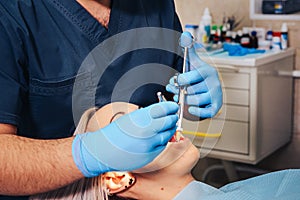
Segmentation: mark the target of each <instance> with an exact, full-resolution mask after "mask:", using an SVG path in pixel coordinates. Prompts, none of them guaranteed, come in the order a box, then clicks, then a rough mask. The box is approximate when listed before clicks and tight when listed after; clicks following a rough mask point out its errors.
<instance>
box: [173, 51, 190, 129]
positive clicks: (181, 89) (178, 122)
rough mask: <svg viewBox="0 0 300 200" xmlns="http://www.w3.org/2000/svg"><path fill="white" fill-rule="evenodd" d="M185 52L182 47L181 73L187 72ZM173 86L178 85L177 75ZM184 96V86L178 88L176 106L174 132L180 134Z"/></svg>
mask: <svg viewBox="0 0 300 200" xmlns="http://www.w3.org/2000/svg"><path fill="white" fill-rule="evenodd" d="M187 52H188V48H187V47H184V56H183V70H182V71H183V72H186V71H187V69H186V68H187V67H186V61H187V60H186V58H187ZM174 81H175V84H177V85H178V74H177V75H176V76H175V79H174ZM185 94H186V86H180V88H179V95H178V104H179V110H178V121H177V129H176V132H177V131H178V132H180V133H182V131H183V128H182V120H183V110H184V102H185Z"/></svg>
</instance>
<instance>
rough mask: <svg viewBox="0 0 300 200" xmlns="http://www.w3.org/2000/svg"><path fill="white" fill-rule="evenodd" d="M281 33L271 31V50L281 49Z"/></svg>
mask: <svg viewBox="0 0 300 200" xmlns="http://www.w3.org/2000/svg"><path fill="white" fill-rule="evenodd" d="M280 38H281V33H280V32H273V37H272V50H273V51H280V50H281V39H280Z"/></svg>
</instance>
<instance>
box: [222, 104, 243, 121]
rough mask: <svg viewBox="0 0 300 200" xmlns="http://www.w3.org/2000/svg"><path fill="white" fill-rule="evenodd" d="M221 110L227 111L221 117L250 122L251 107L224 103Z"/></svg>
mask: <svg viewBox="0 0 300 200" xmlns="http://www.w3.org/2000/svg"><path fill="white" fill-rule="evenodd" d="M221 112H226V113H224V115H220V117H217V118H221V119H226V120H234V121H242V122H249V107H245V106H233V105H224V106H223V108H222V110H221Z"/></svg>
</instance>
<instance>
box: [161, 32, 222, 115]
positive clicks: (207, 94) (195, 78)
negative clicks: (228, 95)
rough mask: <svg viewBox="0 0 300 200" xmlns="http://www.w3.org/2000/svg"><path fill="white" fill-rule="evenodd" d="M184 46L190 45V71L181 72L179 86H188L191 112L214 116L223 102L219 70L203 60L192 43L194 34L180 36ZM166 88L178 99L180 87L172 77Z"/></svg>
mask: <svg viewBox="0 0 300 200" xmlns="http://www.w3.org/2000/svg"><path fill="white" fill-rule="evenodd" d="M180 44H181V46H182V47H188V58H187V63H186V65H187V66H189V68H190V70H191V71H189V72H186V73H183V74H180V75H179V76H178V79H177V84H178V85H179V86H187V95H186V102H185V103H186V104H188V105H189V108H188V111H189V113H190V114H192V115H194V116H197V117H200V118H210V117H214V116H215V115H216V114H217V113H218V111H219V110H220V108H221V106H222V102H223V93H222V88H221V83H220V80H219V76H218V72H217V70H216V69H215V68H214V67H212V66H210V65H209V64H207V63H205V62H203V61H202V60H201V59H200V58H199V56H198V55H197V53H196V49H195V47H194V45H192V36H191V34H190V33H188V32H183V33H182V35H181V38H180ZM166 90H167V91H169V92H171V93H173V94H175V96H174V100H175V101H178V93H179V88H178V86H176V84H175V83H174V77H173V78H171V79H170V82H169V84H168V85H167V86H166Z"/></svg>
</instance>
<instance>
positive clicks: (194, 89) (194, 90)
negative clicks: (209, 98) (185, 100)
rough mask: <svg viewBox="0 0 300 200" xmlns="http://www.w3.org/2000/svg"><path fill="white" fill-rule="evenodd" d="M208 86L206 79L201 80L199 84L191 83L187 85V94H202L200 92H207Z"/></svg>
mask: <svg viewBox="0 0 300 200" xmlns="http://www.w3.org/2000/svg"><path fill="white" fill-rule="evenodd" d="M208 90H209V89H208V86H207V83H206V82H205V81H201V82H199V83H197V84H194V85H191V86H188V87H187V90H186V91H187V94H189V95H191V94H200V93H204V92H207V91H208Z"/></svg>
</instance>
